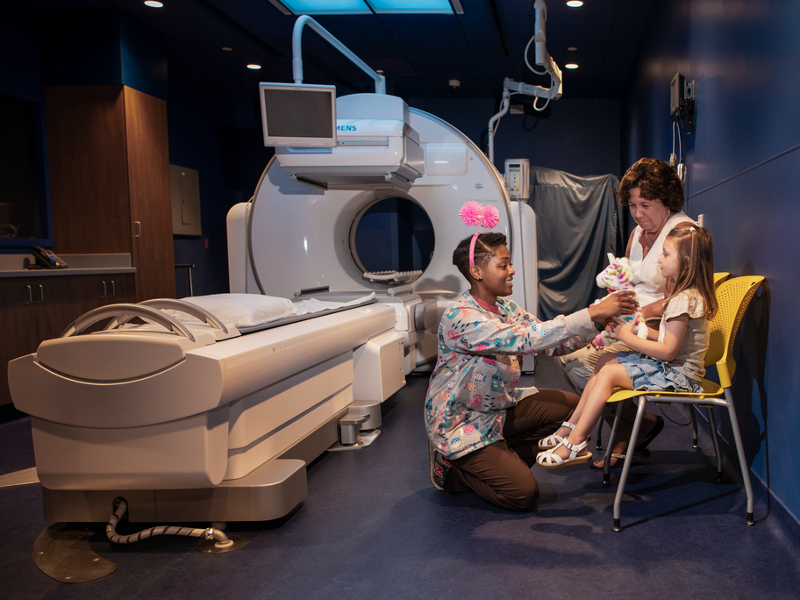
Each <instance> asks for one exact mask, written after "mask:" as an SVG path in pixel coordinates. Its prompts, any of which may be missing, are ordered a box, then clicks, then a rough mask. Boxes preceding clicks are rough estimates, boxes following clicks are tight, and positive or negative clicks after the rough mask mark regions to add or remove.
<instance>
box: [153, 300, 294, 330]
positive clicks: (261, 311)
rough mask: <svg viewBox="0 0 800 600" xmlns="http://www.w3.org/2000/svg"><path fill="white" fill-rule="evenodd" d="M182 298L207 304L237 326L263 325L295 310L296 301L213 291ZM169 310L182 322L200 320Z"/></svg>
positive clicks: (224, 320)
mask: <svg viewBox="0 0 800 600" xmlns="http://www.w3.org/2000/svg"><path fill="white" fill-rule="evenodd" d="M181 300H184V301H186V302H190V303H191V304H195V305H197V306H199V307H200V308H204V309H205V310H207V311H208V312H210V313H211V314H212V315H214V316H215V317H217V318H218V319H219V320H220V321H222V322H223V323H225V325H232V326H234V327H236V328H237V329H239V328H241V327H253V326H255V325H261V324H262V323H268V322H269V321H274V320H276V319H281V318H283V317H290V316H292V315H293V314H295V308H294V304H292V301H291V300H289V299H288V298H276V297H274V296H262V295H260V294H213V295H211V296H190V297H188V298H181ZM168 312H169V313H170V314H171V315H172V316H173V317H175V318H177V319H178V320H180V321H181V322H183V323H192V322H194V323H198V322H199V321H198V320H197V319H195V318H194V317H192V316H191V315H187V314H186V313H181V312H178V311H168Z"/></svg>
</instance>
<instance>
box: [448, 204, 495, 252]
mask: <svg viewBox="0 0 800 600" xmlns="http://www.w3.org/2000/svg"><path fill="white" fill-rule="evenodd" d="M458 216H460V217H461V220H462V221H463V222H464V225H466V226H467V227H475V226H479V227H483V228H485V229H491V228H492V227H495V226H496V225H497V224H498V223H499V222H500V213H499V212H498V211H497V209H496V208H495V207H494V206H492V205H491V204H487V205H486V206H483V205H482V204H481V203H480V202H475V201H474V200H472V201H470V202H467V203H466V204H464V206H462V207H461V210H460V211H459V212H458ZM480 234H481V233H480V231H479V232H478V233H476V234H475V235H473V236H472V241H471V242H470V243H469V266H470V267H474V266H475V242H477V241H478V236H479V235H480Z"/></svg>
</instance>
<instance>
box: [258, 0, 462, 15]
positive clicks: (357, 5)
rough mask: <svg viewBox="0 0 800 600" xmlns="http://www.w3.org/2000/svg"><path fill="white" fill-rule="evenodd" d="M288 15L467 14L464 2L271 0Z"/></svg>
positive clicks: (429, 0)
mask: <svg viewBox="0 0 800 600" xmlns="http://www.w3.org/2000/svg"><path fill="white" fill-rule="evenodd" d="M270 2H272V4H274V5H275V6H276V7H277V8H278V9H279V10H280V11H281V12H283V13H284V14H289V13H293V14H295V15H365V14H366V15H370V14H373V13H375V14H379V15H380V14H416V15H420V14H443V15H452V14H453V13H454V12H456V13H458V14H463V13H464V10H463V9H462V8H461V2H460V0H270Z"/></svg>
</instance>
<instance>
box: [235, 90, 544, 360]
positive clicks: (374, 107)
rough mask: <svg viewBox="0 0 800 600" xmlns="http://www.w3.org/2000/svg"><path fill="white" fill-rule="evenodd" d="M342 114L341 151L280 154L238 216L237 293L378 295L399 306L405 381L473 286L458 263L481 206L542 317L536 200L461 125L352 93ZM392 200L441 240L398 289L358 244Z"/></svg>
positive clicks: (525, 303)
mask: <svg viewBox="0 0 800 600" xmlns="http://www.w3.org/2000/svg"><path fill="white" fill-rule="evenodd" d="M336 109H337V123H338V127H337V129H338V139H339V144H340V145H339V147H337V148H335V149H333V150H332V151H330V152H328V153H320V152H318V151H314V150H311V151H307V152H304V151H302V150H294V149H285V148H278V149H277V151H276V155H275V156H274V157H273V159H272V160H271V161H270V163H269V165H268V166H267V168H266V170H265V171H264V174H263V175H262V177H261V181H260V182H259V184H258V187H257V189H256V193H255V196H254V199H253V201H252V202H251V203H242V204H238V205H236V206H234V207H233V208H232V209H231V211H230V213H229V215H228V264H229V274H230V289H231V291H232V292H247V293H264V294H267V295H271V296H280V297H289V298H291V297H293V296H302V295H303V292H304V290H316V293H317V295H318V294H319V290H328V291H329V292H330V293H332V294H333V293H336V294H335V297H337V298H339V297H344V296H343V294H346V293H350V294H359V293H361V294H363V293H365V292H376V293H377V294H378V295H379V298H380V299H381V301H382V302H386V303H388V304H390V305H392V306H394V307H395V309H396V313H397V321H396V329H397V330H398V331H400V332H402V333H403V334H404V336H405V350H406V372H407V373H408V372H410V371H411V370H413V369H414V368H415V367H416V365H417V364H418V363H420V364H421V363H424V362H427V361H430V360H432V359H433V358H434V357H435V353H436V342H435V331H433V328H435V326H436V325H437V324H438V321H439V317H441V314H442V312H443V311H444V309H445V308H447V306H448V305H449V304H450V303H451V302H452V301H453V299H454V298H455V297H456V296H457V295H458V294H460V293H461V292H463V291H465V290H466V289H467V285H466V281H465V280H464V278H463V277H462V276H461V274H460V273H459V272H458V270H457V269H456V268H455V267H454V266H453V263H452V254H453V251H454V250H455V248H456V246H457V245H458V242H460V241H461V240H462V239H463V238H465V237H467V236H469V235H471V234H473V233H475V231H476V228H474V227H467V226H466V225H464V224H463V223H462V222H461V220H460V219H459V216H458V213H459V210H460V208H461V207H462V206H463V205H464V203H466V202H468V201H472V200H475V201H477V202H479V203H481V204H482V205H487V204H489V205H493V206H495V207H496V208H497V209H498V212H499V214H500V223H499V224H498V225H497V226H496V227H495V228H494V229H493V231H498V232H502V233H504V234H505V235H506V237H507V239H508V242H509V248H510V250H511V253H512V261H513V263H514V265H515V267H516V269H517V275H516V278H515V281H514V293H513V294H512V296H511V297H512V299H513V300H514V301H516V302H517V303H518V304H519V305H520V306H522V307H524V308H526V309H527V310H530V311H531V312H536V307H537V306H538V281H537V276H536V263H537V242H536V218H535V215H534V213H533V210H532V209H531V208H530V206H529V205H528V204H527V203H525V202H515V201H511V198H510V197H509V194H508V190H507V187H506V183H505V180H504V179H503V178H502V176H501V175H500V173H499V172H498V171H497V170H496V169H495V168H494V166H493V165H492V164H491V163H490V162H489V161H488V160H487V158H486V156H485V155H484V154H483V153H482V152H481V151H480V149H479V148H477V147H476V146H475V144H474V143H473V142H472V141H471V140H469V138H467V137H466V136H465V135H464V134H462V133H461V132H460V131H458V130H457V129H456V128H455V127H453V126H452V125H449V124H448V123H446V122H445V121H443V120H441V119H439V118H437V117H435V116H433V115H430V114H428V113H426V112H423V111H421V110H417V109H413V108H409V107H408V106H407V105H406V104H405V102H403V100H402V99H400V98H397V97H393V96H387V95H385V94H354V95H350V96H344V97H340V98H337V100H336ZM404 137H405V138H406V140H405V141H406V143H405V144H404V143H403V138H404ZM409 173H410V174H411V175H409ZM386 198H403V199H407V200H409V201H411V202H414V203H416V204H417V205H419V206H420V207H421V208H422V209H423V210H424V212H425V214H426V215H427V216H428V218H429V219H430V221H431V224H432V226H433V231H434V236H435V245H434V251H433V254H432V256H431V259H430V264H428V265H427V267H426V268H425V269H424V270H423V271H422V272H421V273H413V274H408V273H398V274H394V277H393V279H394V281H391V280H390V281H391V282H390V283H385V282H383V281H381V280H380V279H381V276H377V277H375V276H373V277H370V275H372V274H370V273H365V268H364V266H363V264H362V261H361V259H360V258H359V249H358V248H357V247H356V243H355V240H356V230H357V228H358V224H359V221H360V219H361V217H362V216H363V215H364V214H365V213H366V211H367V210H368V209H369V208H370V207H371V206H372V205H374V204H376V203H378V202H380V201H381V200H384V199H386ZM364 250H365V249H363V248H362V249H361V251H362V252H363V251H364ZM366 250H367V251H368V250H369V249H366ZM385 277H386V275H385V274H384V278H385ZM434 307H435V309H436V312H435V316H433V317H432V313H433V311H434Z"/></svg>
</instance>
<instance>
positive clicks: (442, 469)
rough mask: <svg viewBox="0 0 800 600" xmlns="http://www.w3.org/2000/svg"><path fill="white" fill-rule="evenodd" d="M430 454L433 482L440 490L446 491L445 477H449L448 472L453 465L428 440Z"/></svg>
mask: <svg viewBox="0 0 800 600" xmlns="http://www.w3.org/2000/svg"><path fill="white" fill-rule="evenodd" d="M428 456H429V457H430V472H431V483H432V484H433V487H435V488H436V489H437V490H439V491H440V492H443V491H444V478H445V477H447V472H448V471H449V470H450V467H452V466H453V465H451V464H450V462H449V461H448V460H447V459H446V458H445V457H444V455H443V454H442V453H441V452H439V451H438V450H437V449H436V448H434V447H433V444H432V443H431V442H428Z"/></svg>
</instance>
